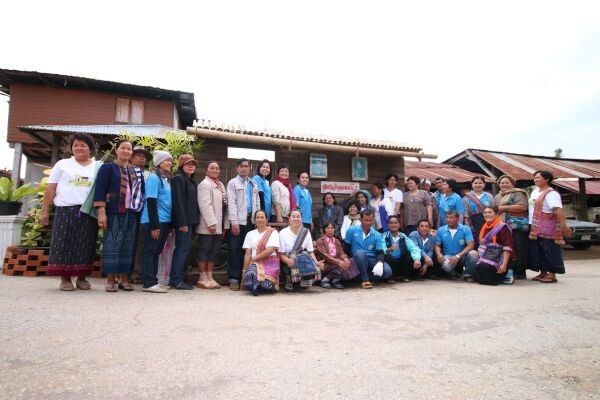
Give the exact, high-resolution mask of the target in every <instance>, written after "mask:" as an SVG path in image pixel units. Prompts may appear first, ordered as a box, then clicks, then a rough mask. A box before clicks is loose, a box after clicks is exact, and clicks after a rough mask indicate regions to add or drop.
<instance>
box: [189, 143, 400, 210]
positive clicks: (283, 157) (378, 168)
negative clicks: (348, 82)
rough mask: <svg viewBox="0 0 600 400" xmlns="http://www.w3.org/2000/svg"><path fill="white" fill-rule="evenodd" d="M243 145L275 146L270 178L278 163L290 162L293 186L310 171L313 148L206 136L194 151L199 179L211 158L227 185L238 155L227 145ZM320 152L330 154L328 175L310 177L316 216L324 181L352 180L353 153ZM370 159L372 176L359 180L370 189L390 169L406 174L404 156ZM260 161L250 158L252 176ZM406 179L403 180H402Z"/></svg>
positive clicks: (369, 167)
mask: <svg viewBox="0 0 600 400" xmlns="http://www.w3.org/2000/svg"><path fill="white" fill-rule="evenodd" d="M228 146H230V147H243V148H254V149H261V150H273V151H275V162H272V163H271V164H272V165H273V171H272V178H271V181H273V180H275V178H276V177H277V172H276V171H277V166H278V165H280V164H282V163H286V164H289V166H290V182H291V183H292V186H293V185H295V184H296V182H297V179H296V177H297V175H298V172H300V171H307V172H308V169H309V159H310V153H311V152H310V151H304V150H295V149H292V150H291V151H290V150H288V149H287V148H281V147H272V146H271V147H267V146H263V145H255V144H250V143H239V142H230V141H225V140H217V139H206V140H205V144H204V149H203V151H201V152H200V153H196V154H195V158H196V160H197V161H198V169H197V172H196V174H195V175H196V176H195V179H196V181H197V182H201V181H202V180H203V179H204V176H205V168H206V163H208V162H209V161H211V160H216V161H218V162H219V165H220V166H221V176H220V177H219V179H220V180H221V182H223V183H224V184H225V185H227V182H228V181H229V180H230V179H232V178H233V177H235V176H236V175H237V172H236V166H235V163H236V161H237V160H235V159H227V147H228ZM318 153H321V154H327V170H328V177H327V179H311V180H310V183H309V188H310V191H311V194H312V198H313V217H316V216H317V212H318V210H319V209H320V208H321V207H322V203H323V200H322V199H323V195H322V194H321V181H322V180H324V181H338V182H352V179H351V178H352V176H351V173H352V167H351V162H352V157H353V155H352V154H342V153H328V152H322V151H319V152H318ZM367 159H368V175H369V180H368V181H367V182H360V188H361V189H366V190H368V191H369V192H370V191H371V186H372V185H373V183H376V182H379V183H381V184H383V178H384V177H385V175H386V174H388V173H391V172H393V173H395V174H397V175H398V176H399V177H401V178H402V177H404V158H403V157H395V158H391V157H367ZM259 163H260V161H256V160H250V176H254V175H255V172H256V168H257V165H258V164H259ZM400 181H401V182H403V180H402V179H401V180H400ZM398 186H399V188H400V189H403V187H401V185H400V184H399V185H398ZM345 197H346V195H336V198H337V199H338V200H341V199H343V198H345Z"/></svg>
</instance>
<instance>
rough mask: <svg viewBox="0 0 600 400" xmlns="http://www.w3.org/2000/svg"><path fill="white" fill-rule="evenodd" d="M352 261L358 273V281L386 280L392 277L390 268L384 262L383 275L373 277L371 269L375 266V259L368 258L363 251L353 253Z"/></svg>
mask: <svg viewBox="0 0 600 400" xmlns="http://www.w3.org/2000/svg"><path fill="white" fill-rule="evenodd" d="M352 259H353V260H354V263H355V264H356V266H357V267H358V270H359V271H360V280H361V281H363V282H364V281H368V280H369V278H372V279H375V280H379V279H387V278H389V277H391V276H392V268H391V267H390V266H389V265H388V263H386V262H384V263H383V275H382V276H374V275H373V267H374V266H375V264H377V259H376V258H375V257H370V256H368V255H367V252H366V251H364V250H358V251H357V252H356V253H354V255H353V256H352Z"/></svg>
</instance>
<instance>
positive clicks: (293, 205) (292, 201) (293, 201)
mask: <svg viewBox="0 0 600 400" xmlns="http://www.w3.org/2000/svg"><path fill="white" fill-rule="evenodd" d="M277 180H278V181H279V182H281V184H282V185H283V186H285V187H286V188H287V190H288V192H289V193H290V211H294V210H295V209H296V196H294V190H293V189H292V185H291V184H290V181H289V179H284V178H282V177H277Z"/></svg>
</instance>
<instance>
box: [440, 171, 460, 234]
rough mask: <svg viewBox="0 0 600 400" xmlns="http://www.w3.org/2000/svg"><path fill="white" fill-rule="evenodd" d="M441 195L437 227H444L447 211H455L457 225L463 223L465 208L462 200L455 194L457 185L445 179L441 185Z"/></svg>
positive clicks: (452, 180) (451, 180)
mask: <svg viewBox="0 0 600 400" xmlns="http://www.w3.org/2000/svg"><path fill="white" fill-rule="evenodd" d="M441 190H442V194H441V195H440V197H439V201H438V209H439V218H440V220H439V224H438V227H439V226H444V225H446V214H447V213H448V211H456V212H457V213H458V221H459V223H460V222H462V221H463V214H464V213H465V206H464V204H463V201H462V199H461V198H460V196H459V195H458V194H457V192H458V184H457V183H456V181H455V180H454V179H446V180H445V181H444V182H443V183H442V187H441Z"/></svg>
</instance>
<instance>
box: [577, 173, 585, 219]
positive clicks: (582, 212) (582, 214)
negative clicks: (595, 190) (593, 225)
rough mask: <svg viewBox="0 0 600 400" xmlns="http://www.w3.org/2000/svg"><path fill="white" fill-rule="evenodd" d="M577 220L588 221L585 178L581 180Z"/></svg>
mask: <svg viewBox="0 0 600 400" xmlns="http://www.w3.org/2000/svg"><path fill="white" fill-rule="evenodd" d="M577 219H578V220H579V221H587V220H588V209H587V192H586V189H585V178H579V194H578V195H577Z"/></svg>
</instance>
